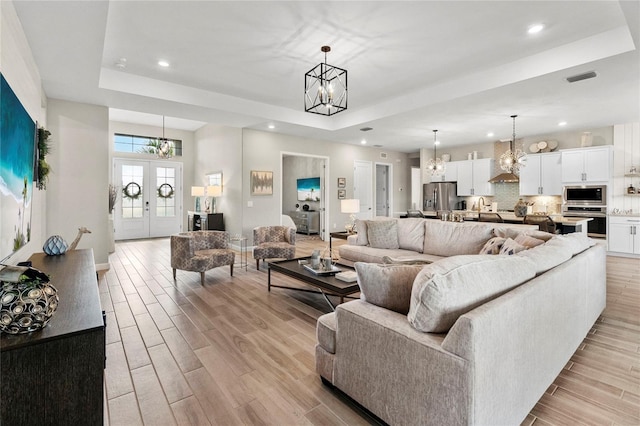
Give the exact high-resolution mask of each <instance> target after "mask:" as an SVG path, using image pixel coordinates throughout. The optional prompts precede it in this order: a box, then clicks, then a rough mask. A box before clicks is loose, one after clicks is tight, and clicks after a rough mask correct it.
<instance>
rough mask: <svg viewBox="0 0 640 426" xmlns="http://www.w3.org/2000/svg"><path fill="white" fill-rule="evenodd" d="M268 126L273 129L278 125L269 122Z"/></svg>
mask: <svg viewBox="0 0 640 426" xmlns="http://www.w3.org/2000/svg"><path fill="white" fill-rule="evenodd" d="M267 127H269V128H270V129H271V130H273V129H275V128H276V126H274V125H273V124H269V125H268V126H267Z"/></svg>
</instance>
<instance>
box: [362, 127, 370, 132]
mask: <svg viewBox="0 0 640 426" xmlns="http://www.w3.org/2000/svg"><path fill="white" fill-rule="evenodd" d="M369 130H373V127H363V128H362V129H360V131H361V132H368V131H369Z"/></svg>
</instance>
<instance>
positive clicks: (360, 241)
mask: <svg viewBox="0 0 640 426" xmlns="http://www.w3.org/2000/svg"><path fill="white" fill-rule="evenodd" d="M356 232H357V235H358V238H357V239H356V245H357V246H368V245H369V240H368V239H367V221H365V220H361V219H356Z"/></svg>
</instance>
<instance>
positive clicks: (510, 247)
mask: <svg viewBox="0 0 640 426" xmlns="http://www.w3.org/2000/svg"><path fill="white" fill-rule="evenodd" d="M526 249H527V248H526V247H525V246H523V245H522V244H520V243H517V242H516V240H512V239H511V238H507V239H506V240H505V241H504V243H502V247H500V253H498V254H503V255H509V256H510V255H512V254H516V253H520V252H521V251H522V250H526Z"/></svg>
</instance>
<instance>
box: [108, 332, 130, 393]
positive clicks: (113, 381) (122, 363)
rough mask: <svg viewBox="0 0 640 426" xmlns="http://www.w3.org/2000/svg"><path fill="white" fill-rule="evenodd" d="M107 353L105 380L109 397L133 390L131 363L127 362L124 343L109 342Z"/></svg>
mask: <svg viewBox="0 0 640 426" xmlns="http://www.w3.org/2000/svg"><path fill="white" fill-rule="evenodd" d="M106 354H107V368H106V369H105V373H104V380H105V383H106V384H107V398H109V399H111V398H117V397H119V396H122V395H125V394H128V393H130V392H133V383H132V382H131V375H130V374H129V365H128V364H127V358H126V356H125V354H124V348H123V347H122V343H121V342H115V343H110V344H108V345H107V346H106Z"/></svg>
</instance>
